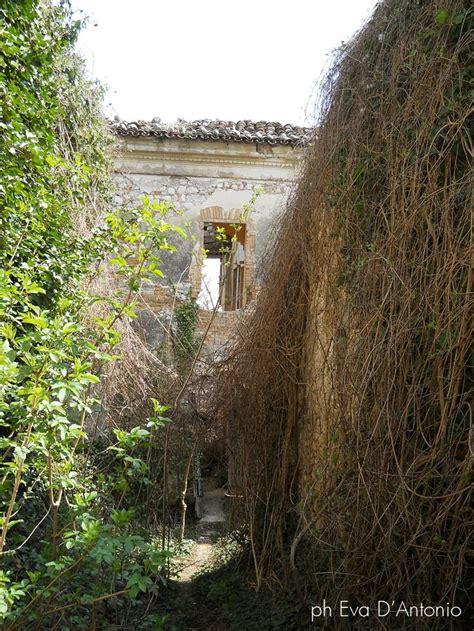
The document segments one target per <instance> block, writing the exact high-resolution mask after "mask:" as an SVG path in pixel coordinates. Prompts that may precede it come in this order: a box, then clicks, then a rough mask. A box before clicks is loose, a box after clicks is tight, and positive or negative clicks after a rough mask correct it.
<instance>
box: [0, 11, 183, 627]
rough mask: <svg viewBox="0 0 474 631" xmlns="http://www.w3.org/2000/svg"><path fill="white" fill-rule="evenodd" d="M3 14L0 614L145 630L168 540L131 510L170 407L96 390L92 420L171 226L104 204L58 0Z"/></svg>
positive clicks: (94, 123) (87, 95)
mask: <svg viewBox="0 0 474 631" xmlns="http://www.w3.org/2000/svg"><path fill="white" fill-rule="evenodd" d="M0 17H1V23H0V81H1V83H0V90H1V95H2V99H1V105H0V107H1V117H0V128H1V135H0V161H1V162H0V194H1V206H0V447H1V462H0V504H1V512H0V559H1V570H0V618H1V620H2V628H4V629H10V630H13V629H27V628H35V629H38V628H39V629H52V628H61V629H68V628H73V627H75V628H80V629H86V628H87V629H93V628H98V627H101V628H103V627H104V625H105V626H108V627H110V626H111V625H112V626H117V625H118V626H124V625H127V624H129V623H130V621H131V620H133V623H132V624H140V628H147V627H150V628H151V627H153V628H157V625H158V626H159V624H160V620H161V619H160V617H159V615H157V614H156V613H155V612H154V610H153V607H151V604H150V603H151V600H150V598H152V597H153V595H154V594H155V593H156V591H157V590H158V588H159V586H160V585H161V584H162V583H163V581H164V580H165V579H164V577H165V576H166V568H165V565H166V562H167V560H168V558H169V550H168V548H169V545H168V544H169V541H167V542H166V546H163V545H162V541H161V537H160V536H158V534H155V535H154V534H153V530H150V529H148V530H145V528H144V524H145V521H144V519H143V517H144V512H145V511H146V510H147V508H148V501H149V499H150V494H149V492H148V489H149V487H150V470H151V468H152V467H151V461H150V458H151V455H152V453H153V446H154V443H155V442H156V441H155V436H156V435H157V433H158V432H160V431H162V428H164V427H166V426H168V424H169V419H168V418H167V416H166V412H167V410H166V407H164V406H162V405H160V404H159V403H158V401H156V400H150V399H149V398H148V397H147V402H146V405H145V407H146V410H147V418H146V420H144V421H143V423H142V424H141V425H139V426H135V427H131V428H130V426H129V427H128V429H124V428H123V427H121V426H120V423H117V422H115V423H113V419H111V418H110V414H111V411H112V410H113V409H114V408H113V406H111V405H108V406H107V413H108V415H109V416H108V418H107V421H108V425H107V427H108V430H107V431H103V430H104V428H103V427H101V423H100V421H101V419H102V421H103V418H104V407H105V403H107V402H106V401H105V400H104V393H107V392H109V393H110V382H111V381H113V378H114V372H113V369H111V368H110V367H111V366H113V365H114V364H116V363H117V362H118V361H119V360H121V358H120V356H119V355H120V354H121V353H122V352H123V351H124V350H125V351H127V346H126V345H125V346H124V343H123V337H122V336H121V332H122V333H124V332H125V333H126V334H127V336H130V335H133V331H132V329H131V327H130V325H129V320H130V319H132V318H134V316H135V311H134V300H135V297H136V295H137V292H138V291H139V290H140V288H141V287H142V285H143V283H145V282H148V281H149V279H150V278H151V277H153V276H162V271H161V269H160V259H159V255H160V253H161V252H166V251H169V250H172V249H173V246H171V245H170V242H169V239H168V237H169V235H170V234H174V235H178V236H179V237H180V238H181V237H183V236H184V234H183V232H182V231H181V230H180V229H179V228H177V227H175V226H174V225H172V224H171V223H170V222H169V218H168V215H169V212H170V208H169V206H168V205H167V204H165V203H163V204H161V203H156V204H152V203H151V202H150V201H149V200H147V199H145V200H144V202H143V205H142V207H141V208H138V209H129V210H118V211H114V212H110V203H111V184H110V177H109V168H110V136H109V134H108V132H107V129H106V125H105V121H104V119H103V116H102V112H101V97H102V93H101V90H100V88H99V86H97V85H95V84H94V83H92V82H90V81H89V80H87V79H86V78H85V75H84V72H83V67H82V61H81V59H80V58H79V57H78V56H77V55H76V54H75V53H74V51H73V45H74V42H75V39H76V36H77V33H78V32H79V29H80V27H81V23H80V21H76V20H74V19H73V18H72V15H71V10H70V8H69V5H68V3H67V2H61V3H59V5H56V4H55V5H53V4H52V3H49V2H43V1H39V0H24V1H22V2H18V3H17V2H3V1H2V2H0ZM104 279H105V281H104ZM110 279H112V280H113V282H110ZM104 283H105V284H106V285H107V291H103V290H102V289H101V287H102V286H103V285H104ZM130 346H132V345H131V344H129V345H128V348H129V347H130ZM140 352H141V351H140ZM134 357H135V359H136V360H137V361H141V359H140V355H139V354H136V355H135V356H134ZM126 360H127V361H128V366H130V364H132V365H133V361H132V360H133V357H132V359H130V355H128V357H126ZM122 361H123V359H122ZM150 361H152V362H153V361H154V360H150ZM125 365H126V366H127V364H125ZM142 365H143V362H142ZM135 372H137V371H135ZM162 372H164V371H162ZM104 374H105V375H106V376H107V379H106V380H105V381H106V383H105V386H104V385H103V382H104ZM140 378H141V377H137V376H135V375H134V374H133V373H131V375H130V376H129V378H128V380H129V381H131V382H132V383H137V381H136V380H137V379H140ZM134 379H135V382H134V381H133V380H134ZM139 383H140V384H142V381H140V382H139ZM124 392H125V394H126V392H127V390H126V389H124ZM140 392H141V393H142V394H146V395H150V394H151V391H150V388H148V390H147V391H146V392H145V391H140V390H139V391H138V393H140ZM138 393H137V392H136V393H135V395H137V394H138ZM116 395H117V388H115V390H114V389H113V388H112V398H114V396H116ZM123 396H124V395H122V400H121V404H122V406H121V407H122V409H123V408H125V409H126V408H127V405H126V403H127V401H124V399H123ZM119 407H120V406H118V405H117V406H116V407H115V409H116V410H117V409H118V408H119ZM141 418H143V415H142V417H141ZM118 420H120V419H118ZM116 421H117V419H116ZM114 425H115V429H114V431H113V432H112V431H111V428H112V427H114ZM91 439H93V440H91ZM141 500H143V501H141ZM147 517H149V512H148V515H147ZM152 521H153V520H152ZM165 547H166V549H165Z"/></svg>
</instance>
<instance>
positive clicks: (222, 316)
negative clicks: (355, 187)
mask: <svg viewBox="0 0 474 631" xmlns="http://www.w3.org/2000/svg"><path fill="white" fill-rule="evenodd" d="M110 125H111V129H112V131H113V132H114V134H115V135H116V137H117V140H118V143H117V144H118V147H117V152H116V158H115V180H116V187H117V196H116V203H118V204H127V205H137V204H139V203H140V198H141V197H142V196H143V195H147V196H148V197H149V199H150V200H151V201H152V202H155V201H169V202H171V203H172V204H173V206H174V208H175V209H176V210H179V211H181V214H180V215H177V216H176V218H174V220H175V222H176V223H180V222H181V223H182V225H186V226H187V227H188V230H189V231H190V232H191V234H192V235H194V236H193V237H192V240H191V241H190V240H188V241H187V242H180V243H177V246H178V252H175V253H173V256H172V257H170V259H169V263H168V262H167V261H165V272H166V277H167V280H168V281H170V282H172V283H173V284H174V286H175V288H176V286H177V287H178V288H179V289H178V294H179V296H183V295H186V294H187V295H190V296H191V297H192V298H193V299H196V300H197V303H198V305H199V306H200V307H201V308H200V311H199V328H200V329H201V330H204V329H206V328H207V325H208V323H209V319H210V318H211V313H212V309H213V308H214V306H215V305H216V302H217V300H218V299H220V300H219V309H218V312H217V314H216V316H215V318H214V320H213V321H212V326H211V328H210V330H209V331H208V334H207V339H206V345H205V350H206V352H216V351H219V349H221V348H222V347H223V346H224V345H225V343H226V341H227V340H228V339H229V334H230V332H231V331H233V330H234V329H235V326H236V323H237V321H238V316H239V313H240V312H241V311H242V309H243V308H244V307H245V306H246V305H247V304H249V302H250V301H251V299H252V297H253V296H254V295H255V291H256V285H257V284H258V283H257V281H258V269H259V264H260V262H261V259H262V256H263V253H264V252H265V247H266V244H267V242H268V240H269V237H270V236H271V235H272V232H273V231H272V223H273V222H274V221H276V220H277V217H278V213H279V212H280V211H281V210H283V208H284V206H285V202H286V200H287V197H288V194H289V192H290V190H291V187H292V184H293V181H294V179H295V174H296V171H297V169H298V165H299V163H300V160H301V157H302V149H303V147H304V145H305V144H307V143H308V141H309V139H310V135H311V128H307V127H297V126H293V125H281V124H280V123H272V122H252V121H248V120H244V121H239V122H237V123H234V122H228V121H209V120H198V121H193V122H186V121H182V120H178V121H177V122H176V123H174V124H172V125H168V124H164V123H162V122H161V120H160V119H158V118H155V119H153V121H151V122H143V121H140V122H124V121H120V120H115V121H113V122H111V124H110ZM256 191H261V193H260V194H259V195H258V196H257V199H256V201H255V204H254V205H253V207H252V210H251V212H250V213H246V212H245V210H244V209H245V208H246V205H248V204H249V203H250V201H251V199H252V196H253V195H254V194H255V192H256ZM216 235H219V237H220V241H219V238H217V239H216ZM222 240H224V243H229V242H231V241H232V242H233V244H234V245H233V248H232V255H231V260H230V261H227V262H226V264H225V265H226V267H225V266H224V260H223V259H224V255H223V254H222V251H223V248H222V247H221V245H222ZM204 250H205V252H206V254H205V256H204V257H203V255H202V253H203V251H204ZM175 293H176V291H174V292H173V291H171V290H170V289H169V287H165V286H163V285H160V284H158V283H157V284H156V285H154V286H152V287H148V288H147V289H146V290H144V292H143V293H142V299H143V301H144V304H145V305H146V307H147V308H148V309H149V310H150V312H151V313H152V314H158V313H160V314H162V313H164V312H166V310H170V309H171V308H172V305H173V303H174V300H175ZM143 317H144V318H145V320H146V315H144V316H143ZM146 328H147V331H148V339H149V342H150V344H151V345H152V346H155V345H157V344H158V343H159V338H160V332H159V331H158V330H157V329H156V327H154V326H153V324H152V319H151V318H148V320H147V323H146ZM155 338H156V339H155Z"/></svg>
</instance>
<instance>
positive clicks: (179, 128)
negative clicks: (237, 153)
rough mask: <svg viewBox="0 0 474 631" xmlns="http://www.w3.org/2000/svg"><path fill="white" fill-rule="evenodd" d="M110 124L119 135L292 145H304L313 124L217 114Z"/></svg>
mask: <svg viewBox="0 0 474 631" xmlns="http://www.w3.org/2000/svg"><path fill="white" fill-rule="evenodd" d="M109 126H110V128H111V130H112V132H114V133H115V134H117V135H118V136H149V137H155V138H188V139H195V140H223V141H232V142H252V143H264V144H271V145H291V146H304V145H306V144H307V143H308V142H309V141H310V139H311V137H312V134H313V131H314V128H312V127H304V126H301V125H293V124H291V123H280V122H277V121H265V120H259V121H253V120H250V119H240V120H238V121H229V120H222V119H218V118H217V119H210V118H200V119H196V120H194V121H186V120H183V119H180V118H178V119H177V120H176V121H175V122H173V123H168V122H165V121H162V120H161V119H160V118H159V117H155V118H153V119H152V120H151V121H145V120H137V121H125V120H120V119H117V118H116V119H115V120H113V121H109Z"/></svg>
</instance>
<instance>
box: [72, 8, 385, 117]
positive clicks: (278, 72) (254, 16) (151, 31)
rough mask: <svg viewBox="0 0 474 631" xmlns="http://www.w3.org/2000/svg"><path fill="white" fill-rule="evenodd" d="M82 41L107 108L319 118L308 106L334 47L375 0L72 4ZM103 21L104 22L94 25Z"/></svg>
mask: <svg viewBox="0 0 474 631" xmlns="http://www.w3.org/2000/svg"><path fill="white" fill-rule="evenodd" d="M72 4H73V7H74V8H75V9H76V10H83V11H84V12H85V13H86V14H87V15H89V16H90V17H91V19H90V21H89V24H88V26H87V28H86V29H85V30H84V31H83V32H82V34H81V35H80V39H79V49H80V51H81V52H82V54H83V55H84V56H85V57H86V59H87V62H88V67H89V69H90V73H91V75H92V76H93V77H95V78H98V79H100V80H101V81H102V82H103V83H105V84H106V85H107V86H108V88H109V89H108V92H107V95H106V101H105V103H106V112H107V114H108V115H109V116H111V115H114V114H118V115H119V116H120V117H121V118H124V119H127V120H136V119H147V120H151V119H152V118H153V117H154V116H159V117H160V118H162V119H163V120H164V121H167V122H172V121H175V120H176V119H177V118H178V117H179V118H184V119H186V120H193V119H196V118H221V119H226V120H227V119H228V120H234V121H235V120H239V119H244V118H250V119H254V120H273V121H279V122H281V123H299V124H301V123H303V122H311V119H310V118H308V116H307V114H306V111H307V112H308V113H309V114H310V115H311V113H312V112H311V110H312V108H311V106H309V107H307V106H308V101H309V99H310V96H311V94H312V92H313V91H314V86H315V82H316V81H317V80H318V79H319V78H320V75H321V72H322V71H323V69H324V68H325V67H326V65H327V62H328V60H329V55H330V53H331V51H332V50H334V48H336V47H337V46H339V45H340V44H341V41H347V40H348V39H349V38H350V37H351V35H352V34H353V33H355V31H357V30H358V29H359V28H360V26H361V25H362V24H363V22H364V21H365V20H366V19H367V18H368V17H369V15H370V13H371V11H372V10H373V8H374V6H375V4H376V0H239V1H236V0H73V2H72ZM94 24H97V26H94Z"/></svg>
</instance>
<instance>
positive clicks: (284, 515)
mask: <svg viewBox="0 0 474 631" xmlns="http://www.w3.org/2000/svg"><path fill="white" fill-rule="evenodd" d="M472 25H473V13H472V8H470V3H469V2H463V1H462V0H446V1H445V2H442V3H441V2H437V1H430V0H419V1H413V0H386V1H385V2H382V3H381V4H380V5H379V6H378V7H377V9H376V11H375V13H374V16H373V18H372V19H371V20H370V22H369V23H368V24H367V25H366V27H365V28H364V29H363V30H362V31H361V32H360V33H359V34H358V35H357V36H356V37H355V38H354V40H353V41H351V42H350V43H349V44H348V45H346V46H345V47H343V48H342V49H341V50H340V51H339V53H338V56H337V57H336V59H335V62H334V65H333V67H332V69H331V71H330V72H329V75H328V76H327V78H326V81H325V83H324V86H323V90H322V96H321V103H320V110H319V112H320V117H319V122H318V131H317V134H316V137H315V138H314V140H313V142H312V144H311V146H310V148H309V149H308V151H307V154H306V159H305V164H304V169H303V172H302V175H301V178H300V181H299V183H298V185H297V187H296V189H295V191H294V194H293V196H292V198H291V200H290V203H289V206H288V208H287V211H286V214H285V215H284V216H283V217H282V221H281V222H280V227H279V234H278V237H277V240H276V247H275V248H274V251H273V253H272V255H271V256H270V257H269V262H268V265H267V269H266V272H265V277H264V287H263V289H262V291H261V293H260V295H259V298H258V303H257V305H256V308H255V309H254V311H253V313H252V314H251V315H250V316H249V318H250V320H249V322H248V329H247V335H246V337H245V338H244V339H242V340H240V342H239V348H238V349H237V350H236V352H235V354H234V356H233V357H232V358H231V359H230V360H229V361H230V364H229V363H227V365H226V366H225V367H224V368H223V370H222V375H221V380H220V387H219V392H218V396H217V407H218V409H219V413H220V414H221V416H222V418H223V419H225V421H226V423H227V427H228V430H227V431H228V436H229V445H230V460H231V465H232V470H233V472H234V480H233V482H234V490H235V492H236V495H239V494H242V496H243V499H242V502H241V506H240V508H241V515H242V516H243V519H244V520H245V522H246V523H247V524H248V526H249V532H250V534H251V544H252V550H253V557H254V564H255V571H256V577H257V585H258V586H260V585H262V584H272V583H274V582H275V581H277V582H279V583H281V584H286V583H287V581H288V580H289V579H290V577H291V575H292V574H293V575H295V574H296V576H297V577H298V578H299V579H302V577H303V579H302V580H303V583H304V586H305V589H306V593H308V594H313V595H314V594H317V595H318V599H319V602H321V601H322V599H323V598H326V600H327V601H328V602H337V600H338V599H340V598H349V599H353V600H354V601H355V602H359V603H362V604H367V603H373V602H375V603H376V602H377V600H379V599H381V600H386V601H391V600H396V601H399V600H400V599H405V600H406V601H407V602H411V603H419V602H424V603H430V604H443V603H446V602H450V603H456V604H458V605H459V606H460V607H461V608H463V609H464V610H467V609H468V608H469V606H470V602H469V598H468V595H467V588H468V579H467V576H468V558H469V554H470V553H472V549H471V548H470V545H469V533H470V531H471V529H472V525H473V524H472V512H471V510H470V508H469V497H470V496H469V492H470V489H471V486H470V482H469V475H470V470H471V467H472V457H473V451H472V429H471V427H472V424H471V420H472V405H471V404H472V365H470V357H471V356H470V343H471V327H472V320H471V317H472V255H473V249H472V167H471V164H472V162H471V161H472V153H473V146H472V137H471V133H470V128H469V125H471V126H472V118H473V109H472V102H471V98H470V97H469V89H468V85H469V82H470V81H472V43H473V31H472ZM470 432H471V436H470ZM290 557H291V558H290ZM451 623H452V624H454V622H453V621H452V619H451V621H449V620H446V618H444V619H441V618H437V619H430V620H428V619H426V621H423V620H420V619H419V618H417V619H416V625H418V626H417V628H419V629H421V628H425V627H424V626H423V625H425V624H426V625H429V628H441V627H442V626H443V625H446V626H448V627H449V625H450V624H451ZM387 624H388V623H387ZM407 624H408V625H409V624H410V621H408V622H407Z"/></svg>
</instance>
